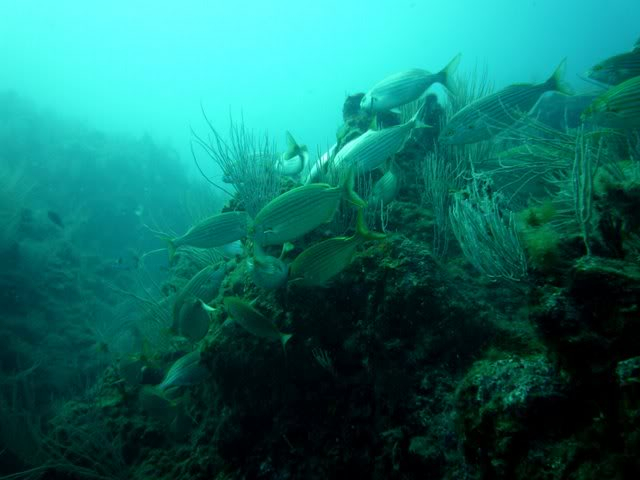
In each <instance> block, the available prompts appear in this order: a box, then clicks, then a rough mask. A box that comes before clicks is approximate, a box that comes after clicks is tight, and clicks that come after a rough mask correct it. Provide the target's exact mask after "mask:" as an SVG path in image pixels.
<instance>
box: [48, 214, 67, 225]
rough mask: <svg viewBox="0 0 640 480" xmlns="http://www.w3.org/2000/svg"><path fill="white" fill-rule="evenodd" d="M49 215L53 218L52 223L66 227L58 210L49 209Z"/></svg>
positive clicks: (50, 218)
mask: <svg viewBox="0 0 640 480" xmlns="http://www.w3.org/2000/svg"><path fill="white" fill-rule="evenodd" d="M47 217H49V220H51V223H53V224H54V225H56V226H58V227H60V228H64V223H62V218H60V215H58V214H57V213H56V212H54V211H52V210H49V211H48V212H47Z"/></svg>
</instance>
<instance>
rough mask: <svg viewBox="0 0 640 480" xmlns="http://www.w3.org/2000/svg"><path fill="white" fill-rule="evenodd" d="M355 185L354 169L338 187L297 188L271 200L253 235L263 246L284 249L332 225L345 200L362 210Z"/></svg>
mask: <svg viewBox="0 0 640 480" xmlns="http://www.w3.org/2000/svg"><path fill="white" fill-rule="evenodd" d="M353 183H354V172H353V169H351V170H350V171H349V172H348V173H347V175H346V177H345V181H344V182H343V184H342V185H341V186H338V187H332V186H331V185H328V184H326V183H310V184H309V185H303V186H301V187H297V188H293V189H291V190H289V191H287V192H285V193H283V194H281V195H279V196H277V197H276V198H274V199H273V200H271V201H270V202H269V203H267V204H266V205H265V206H264V207H263V208H262V209H261V210H260V211H259V212H258V214H257V215H256V217H255V219H254V221H253V225H252V227H251V229H250V234H251V235H252V236H253V239H254V241H255V242H256V243H257V244H259V245H262V246H266V245H280V244H283V243H285V242H288V241H291V240H295V239H296V238H299V237H301V236H303V235H305V234H306V233H309V232H310V231H312V230H313V229H315V228H317V227H318V226H320V225H322V224H323V223H327V222H330V221H331V219H332V218H333V216H334V214H335V213H336V210H337V209H338V206H339V205H340V201H341V200H342V199H343V198H345V199H346V200H347V201H349V202H350V203H352V204H353V205H355V206H358V207H362V206H364V205H365V202H364V201H363V200H362V199H361V198H360V197H359V196H358V194H357V193H356V192H355V191H354V190H353Z"/></svg>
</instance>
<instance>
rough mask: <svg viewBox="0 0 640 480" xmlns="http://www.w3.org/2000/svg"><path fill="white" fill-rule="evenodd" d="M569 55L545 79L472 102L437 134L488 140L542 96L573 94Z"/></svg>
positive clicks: (463, 140) (443, 138) (445, 139)
mask: <svg viewBox="0 0 640 480" xmlns="http://www.w3.org/2000/svg"><path fill="white" fill-rule="evenodd" d="M565 68H566V59H565V60H562V62H560V65H558V68H556V70H555V71H554V72H553V75H551V77H549V79H548V80H547V81H546V82H543V83H540V84H537V85H535V84H529V83H519V84H514V85H509V86H508V87H505V88H503V89H502V90H500V91H498V92H495V93H492V94H491V95H487V96H486V97H483V98H481V99H479V100H476V101H475V102H472V103H470V104H469V105H467V106H466V107H464V108H463V109H461V110H460V111H459V112H458V113H456V114H455V115H454V116H453V117H451V119H450V120H449V121H448V122H447V124H446V125H445V127H444V129H443V130H442V132H441V133H440V137H439V138H438V140H439V142H440V143H442V144H445V145H462V144H469V143H477V142H480V141H483V140H488V139H490V138H492V137H494V136H495V135H497V134H498V133H500V132H502V131H504V130H506V129H507V128H509V127H511V126H512V125H513V124H515V123H516V122H517V121H518V119H519V117H518V115H517V113H518V112H524V113H528V112H529V111H531V109H532V108H533V107H534V106H535V104H536V103H537V102H538V100H539V99H540V97H541V96H542V95H543V94H544V93H546V92H551V91H557V92H560V93H564V94H567V95H568V94H570V93H571V92H570V90H569V87H567V86H566V85H565V84H564V82H563V77H564V72H565Z"/></svg>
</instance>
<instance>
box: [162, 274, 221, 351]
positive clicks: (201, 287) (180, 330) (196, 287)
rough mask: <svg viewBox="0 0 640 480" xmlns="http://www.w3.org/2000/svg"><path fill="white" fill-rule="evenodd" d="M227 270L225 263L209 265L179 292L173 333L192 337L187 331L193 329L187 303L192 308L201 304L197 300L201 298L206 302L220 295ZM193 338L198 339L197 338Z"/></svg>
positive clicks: (174, 314) (174, 312) (174, 311)
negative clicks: (185, 308)
mask: <svg viewBox="0 0 640 480" xmlns="http://www.w3.org/2000/svg"><path fill="white" fill-rule="evenodd" d="M226 272H227V267H226V264H224V263H218V264H216V265H208V266H206V267H204V268H203V269H202V270H200V271H199V272H198V273H196V274H195V275H194V276H193V278H191V280H189V281H188V282H187V284H186V285H185V286H184V287H183V288H182V289H181V290H180V292H178V294H177V295H176V298H175V300H174V302H173V324H172V326H171V331H172V332H173V333H175V334H176V335H182V336H186V337H188V338H190V337H189V335H188V334H187V335H185V333H188V332H189V331H190V330H191V329H190V325H189V321H190V320H191V319H192V317H190V316H189V315H188V313H189V312H188V311H187V310H185V311H183V307H185V303H188V305H187V309H188V310H191V309H193V308H195V307H196V306H199V302H196V301H195V300H201V301H203V302H204V303H209V302H210V301H211V300H213V299H214V298H215V297H216V296H217V295H218V291H219V290H220V285H222V281H223V280H224V277H225V275H226ZM196 318H197V317H196ZM205 333H206V332H205ZM192 340H194V341H197V340H195V339H192Z"/></svg>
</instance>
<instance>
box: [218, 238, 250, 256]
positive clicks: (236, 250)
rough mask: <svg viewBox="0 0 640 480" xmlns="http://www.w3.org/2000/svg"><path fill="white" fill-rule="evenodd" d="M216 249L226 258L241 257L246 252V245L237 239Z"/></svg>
mask: <svg viewBox="0 0 640 480" xmlns="http://www.w3.org/2000/svg"><path fill="white" fill-rule="evenodd" d="M216 250H217V251H218V252H219V253H220V255H222V256H223V257H225V258H235V257H241V256H242V255H243V254H244V245H243V244H242V242H241V241H240V240H236V241H235V242H231V243H227V244H226V245H223V246H221V247H218V248H216Z"/></svg>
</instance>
